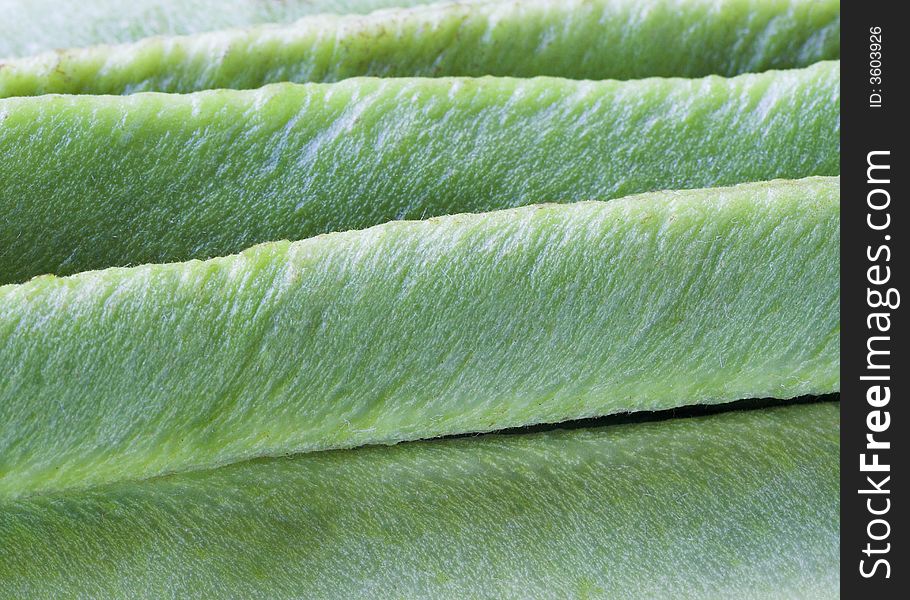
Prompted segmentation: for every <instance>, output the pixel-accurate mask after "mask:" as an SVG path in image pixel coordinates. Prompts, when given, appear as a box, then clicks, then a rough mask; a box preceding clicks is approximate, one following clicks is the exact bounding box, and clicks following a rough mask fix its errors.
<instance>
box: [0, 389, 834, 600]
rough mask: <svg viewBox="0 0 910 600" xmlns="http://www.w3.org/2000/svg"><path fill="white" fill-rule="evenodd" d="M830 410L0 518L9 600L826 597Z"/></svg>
mask: <svg viewBox="0 0 910 600" xmlns="http://www.w3.org/2000/svg"><path fill="white" fill-rule="evenodd" d="M839 423H840V422H839V418H838V404H837V403H819V404H812V405H807V406H791V407H781V408H772V409H765V410H752V411H739V412H728V413H722V414H718V415H714V416H709V417H701V418H686V419H670V420H666V421H661V422H655V423H644V424H633V425H628V424H627V425H619V426H608V427H600V428H593V429H579V430H572V431H551V432H547V433H536V434H523V435H507V436H503V435H492V436H482V437H476V438H470V439H454V440H439V441H430V442H416V443H409V444H401V445H398V446H394V447H379V448H358V449H357V450H348V451H336V452H318V453H312V454H306V455H302V456H296V457H293V458H277V459H268V460H256V461H250V462H246V463H241V464H236V465H232V466H229V467H225V468H221V469H214V470H207V471H200V472H194V473H183V474H179V475H174V476H170V477H162V478H156V479H151V480H146V481H124V482H119V483H116V484H112V485H109V486H104V487H99V488H95V489H91V490H86V491H80V492H73V491H70V492H65V493H56V494H39V495H36V496H33V497H30V498H23V499H18V500H17V499H8V498H0V544H2V548H3V552H0V595H2V596H4V597H11V598H24V597H28V598H58V597H60V596H61V594H63V595H66V596H79V597H91V598H98V599H104V598H166V597H167V598H171V597H179V598H237V597H243V598H268V599H283V598H313V599H320V598H354V599H356V598H364V599H371V598H554V597H559V598H563V597H568V598H631V599H637V598H641V599H648V600H652V599H663V598H667V599H669V598H673V599H678V598H755V599H764V598H789V597H794V598H795V597H798V598H834V597H837V595H838V587H839V576H838V572H839V550H840V535H839V528H840V517H839V512H840V506H839V501H838V498H839V482H838V472H839V462H838V461H839Z"/></svg>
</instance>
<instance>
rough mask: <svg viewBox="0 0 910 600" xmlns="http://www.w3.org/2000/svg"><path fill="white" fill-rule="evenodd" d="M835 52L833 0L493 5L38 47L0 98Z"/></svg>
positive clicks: (589, 71) (751, 65) (697, 70)
mask: <svg viewBox="0 0 910 600" xmlns="http://www.w3.org/2000/svg"><path fill="white" fill-rule="evenodd" d="M838 58H840V4H839V2H838V1H837V0H822V1H818V0H812V1H809V0H776V1H772V2H768V1H767V0H734V1H729V0H728V1H726V2H721V3H718V2H716V1H714V0H684V1H682V2H680V1H678V0H644V1H642V0H560V1H558V2H554V1H553V0H530V1H522V2H517V1H502V0H500V1H493V2H468V3H441V4H434V5H430V6H420V7H415V8H409V9H400V10H389V11H378V12H375V13H372V14H370V15H367V16H364V15H344V16H340V15H319V16H313V17H307V18H304V19H301V20H300V21H298V22H296V23H294V24H292V25H281V26H260V27H256V28H252V29H246V30H229V31H221V32H214V33H204V34H197V35H194V36H188V37H164V38H161V37H159V38H152V39H146V40H142V41H139V42H136V43H134V44H129V45H123V46H97V47H92V48H85V49H72V50H66V51H62V52H49V53H46V54H43V55H40V56H37V57H33V58H27V59H21V60H15V61H8V62H7V64H5V65H4V66H3V68H2V69H0V97H7V96H31V95H39V94H48V93H65V94H122V93H133V92H139V91H160V92H193V91H198V90H205V89H214V88H234V89H252V88H258V87H261V86H262V85H265V84H268V83H276V82H283V81H291V82H297V83H303V82H330V81H338V80H341V79H345V78H349V77H357V76H377V77H414V76H423V77H439V76H481V75H499V76H512V77H531V76H537V75H550V76H559V77H568V78H575V79H634V78H642V77H652V76H662V77H701V76H705V75H711V74H718V75H727V76H732V75H737V74H740V73H744V72H757V71H765V70H768V69H780V68H793V67H805V66H808V65H810V64H812V63H814V62H817V61H820V60H830V59H838Z"/></svg>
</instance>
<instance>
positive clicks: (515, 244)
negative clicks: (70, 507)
mask: <svg viewBox="0 0 910 600" xmlns="http://www.w3.org/2000/svg"><path fill="white" fill-rule="evenodd" d="M839 223H840V210H839V179H838V178H812V179H806V180H801V181H778V182H771V183H758V184H744V185H741V186H737V187H733V188H722V189H712V190H690V191H684V192H663V193H654V194H649V195H645V196H641V197H631V198H627V199H623V200H617V201H614V202H583V203H578V204H573V205H558V204H552V205H538V206H531V207H524V208H519V209H512V210H508V211H497V212H491V213H484V214H478V215H470V214H463V215H455V216H449V217H439V218H435V219H430V220H427V221H396V222H392V223H387V224H385V225H380V226H377V227H374V228H371V229H368V230H363V231H352V232H345V233H335V234H329V235H325V236H319V237H316V238H311V239H309V240H303V241H299V242H294V243H289V242H274V243H270V244H263V245H260V246H256V247H253V248H251V249H248V250H246V251H244V252H243V253H241V254H239V255H236V256H230V257H225V258H218V259H212V260H210V261H206V262H199V261H191V262H187V263H175V264H166V265H144V266H140V267H134V268H129V269H122V268H116V269H109V270H104V271H95V272H86V273H80V274H78V275H74V276H72V277H66V278H58V277H54V276H45V277H40V278H36V279H34V280H32V281H30V282H29V283H26V284H21V285H9V286H3V287H0V495H3V494H6V495H15V494H27V493H33V492H42V491H48V490H55V489H65V488H72V487H78V486H85V485H91V484H97V483H104V482H109V481H116V480H122V479H137V478H146V477H150V476H154V475H158V474H161V473H166V472H171V471H179V470H186V469H196V468H200V467H203V466H211V465H219V464H225V463H230V462H234V461H236V460H240V459H246V458H250V457H254V456H263V455H272V456H275V455H281V454H286V453H294V452H302V451H308V450H317V449H326V448H341V447H354V446H359V445H363V444H370V443H395V442H398V441H401V440H411V439H418V438H427V437H433V436H439V435H446V434H458V433H465V432H476V431H492V430H497V429H502V428H506V427H515V426H522V425H528V424H534V423H553V422H560V421H564V420H567V419H574V418H581V417H590V416H598V415H605V414H610V413H617V412H628V411H639V410H659V409H666V408H672V407H677V406H680V405H681V404H682V403H683V402H686V403H720V402H725V401H730V400H735V399H740V398H751V397H776V398H790V397H795V396H801V395H805V394H823V393H831V392H835V391H837V390H838V389H839V385H840V379H839V358H838V355H839V350H840V343H839V332H840V322H839V299H840V283H839V272H838V267H839V258H838V257H839V247H840V244H839V234H838V232H839Z"/></svg>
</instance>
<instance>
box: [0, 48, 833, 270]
mask: <svg viewBox="0 0 910 600" xmlns="http://www.w3.org/2000/svg"><path fill="white" fill-rule="evenodd" d="M839 68H840V64H839V62H826V63H818V64H816V65H814V66H812V67H808V68H806V69H799V70H791V71H775V72H767V73H762V74H757V75H742V76H739V77H735V78H729V79H728V78H722V77H714V76H712V77H707V78H703V79H695V80H692V79H647V80H640V81H628V82H617V81H573V80H568V79H555V78H535V79H530V80H527V79H508V78H493V77H485V78H478V79H471V78H467V79H419V78H418V79H372V78H367V79H348V80H345V81H343V82H340V83H334V84H299V85H297V84H275V85H272V86H267V87H265V88H261V89H259V90H252V91H230V90H219V91H208V92H198V93H196V94H190V95H174V94H136V95H133V96H123V97H121V96H105V97H90V96H43V97H39V98H8V99H5V100H0V156H2V157H3V160H2V161H0V214H2V215H3V219H0V284H2V283H15V282H22V281H25V280H27V279H28V278H30V277H33V276H35V275H40V274H45V273H55V274H58V275H67V274H71V273H75V272H80V271H85V270H90V269H100V268H105V267H111V266H125V265H137V264H143V263H159V262H172V261H181V260H188V259H191V258H200V259H201V258H209V257H213V256H223V255H226V254H231V253H235V252H239V251H241V250H243V249H244V248H248V247H249V246H251V245H253V244H256V243H260V242H267V241H276V240H282V239H290V240H297V239H302V238H306V237H311V236H314V235H317V234H320V233H326V232H331V231H345V230H349V229H363V228H366V227H370V226H372V225H376V224H380V223H385V222H387V221H390V220H394V219H421V218H426V217H432V216H436V215H444V214H455V213H463V212H481V211H489V210H496V209H500V208H508V207H514V206H521V205H527V204H532V203H537V202H573V201H578V200H607V199H612V198H618V197H622V196H626V195H630V194H635V193H640V192H648V191H655V190H660V189H684V188H700V187H709V186H718V185H732V184H735V183H741V182H746V181H763V180H770V179H774V178H789V179H794V178H800V177H806V176H811V175H837V174H839V172H840V165H839V161H840V107H839V102H840V73H839Z"/></svg>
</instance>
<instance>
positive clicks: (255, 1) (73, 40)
mask: <svg viewBox="0 0 910 600" xmlns="http://www.w3.org/2000/svg"><path fill="white" fill-rule="evenodd" d="M432 1H433V0H179V1H177V0H129V1H125V0H91V1H90V2H84V1H80V0H0V14H2V15H3V18H2V19H0V57H5V56H6V57H12V56H28V55H30V54H36V53H38V52H44V51H47V50H54V49H57V48H71V47H76V46H90V45H94V44H109V43H117V42H132V41H135V40H139V39H141V38H144V37H149V36H153V35H162V34H168V35H180V34H188V33H197V32H201V31H214V30H217V29H225V28H227V27H243V26H247V25H252V24H255V23H271V22H290V21H293V20H295V19H299V18H300V17H303V16H305V15H313V14H319V13H368V12H370V11H373V10H376V9H380V8H388V7H392V6H414V5H417V4H429V3H430V2H432Z"/></svg>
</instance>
